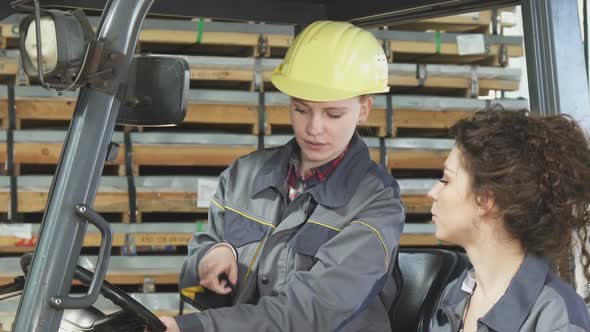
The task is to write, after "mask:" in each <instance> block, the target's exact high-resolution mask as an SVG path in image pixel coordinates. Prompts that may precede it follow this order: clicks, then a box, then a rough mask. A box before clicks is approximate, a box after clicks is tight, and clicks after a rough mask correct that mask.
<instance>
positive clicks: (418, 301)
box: [390, 248, 469, 332]
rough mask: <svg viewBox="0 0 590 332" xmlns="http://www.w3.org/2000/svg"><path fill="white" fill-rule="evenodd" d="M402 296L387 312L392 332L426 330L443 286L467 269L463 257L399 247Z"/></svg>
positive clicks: (444, 252)
mask: <svg viewBox="0 0 590 332" xmlns="http://www.w3.org/2000/svg"><path fill="white" fill-rule="evenodd" d="M398 257H399V258H398V262H399V267H400V269H401V274H402V277H403V288H402V295H401V297H400V298H399V300H398V301H396V302H397V303H396V305H395V307H394V308H392V311H390V320H391V327H392V330H393V331H408V332H410V331H427V330H428V325H429V322H430V318H431V317H432V316H433V314H434V312H433V311H434V310H435V309H436V304H437V301H438V300H439V298H440V296H441V295H442V292H443V290H444V289H445V287H446V286H447V285H448V284H449V283H450V282H451V281H452V280H453V279H455V278H457V277H458V276H459V275H460V274H461V272H463V270H464V269H465V268H467V267H468V266H469V260H468V259H467V256H466V255H465V254H462V253H459V252H455V251H451V250H444V249H425V248H420V249H417V248H400V251H399V255H398Z"/></svg>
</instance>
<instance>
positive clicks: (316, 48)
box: [271, 21, 389, 101]
mask: <svg viewBox="0 0 590 332" xmlns="http://www.w3.org/2000/svg"><path fill="white" fill-rule="evenodd" d="M271 80H272V83H273V84H274V86H275V87H277V89H279V90H280V91H282V92H284V93H285V94H287V95H289V96H292V97H296V98H300V99H305V100H310V101H336V100H343V99H348V98H352V97H355V96H360V95H365V94H371V93H383V92H388V91H389V87H388V86H387V58H386V57H385V53H384V52H383V49H382V48H381V45H379V42H378V41H377V39H375V36H373V34H371V33H370V32H368V31H366V30H363V29H361V28H358V27H356V26H354V25H352V24H350V23H347V22H334V21H318V22H315V23H313V24H311V25H309V26H308V27H307V28H306V29H305V30H303V31H302V32H301V33H300V34H299V35H298V36H297V38H295V40H294V41H293V44H292V45H291V46H290V47H289V50H288V51H287V55H286V56H285V59H284V60H283V63H282V64H281V65H280V66H278V67H277V68H276V69H275V70H274V72H273V73H272V76H271Z"/></svg>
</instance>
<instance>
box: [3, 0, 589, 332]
mask: <svg viewBox="0 0 590 332" xmlns="http://www.w3.org/2000/svg"><path fill="white" fill-rule="evenodd" d="M519 4H520V5H522V8H523V18H524V24H525V48H526V57H527V66H528V78H529V86H530V91H529V92H530V104H531V109H532V110H533V111H535V112H539V113H541V114H543V115H549V114H554V113H568V114H570V115H572V116H573V117H574V118H575V119H577V120H579V121H580V122H581V123H582V126H583V127H584V128H585V130H586V131H589V132H590V112H589V111H588V110H589V109H590V107H589V101H588V83H587V76H586V72H585V71H581V70H579V68H585V67H586V64H585V60H584V47H583V43H582V36H581V33H580V29H579V20H578V4H577V1H576V0H455V1H448V0H394V1H391V0H390V1H385V0H369V1H364V2H363V4H362V5H360V4H358V3H352V2H349V3H344V2H338V1H330V0H322V1H307V0H290V1H285V0H281V1H276V0H248V1H244V0H242V1H233V0H215V1H211V0H203V1H191V2H187V1H180V0H167V1H153V0H108V1H105V0H78V1H74V0H16V1H11V2H8V1H5V2H4V3H3V4H1V5H0V18H3V17H6V16H8V15H10V14H12V13H16V12H28V13H29V14H30V16H28V17H27V18H25V19H24V20H23V22H22V23H21V30H20V31H23V32H26V33H24V34H23V35H21V54H22V56H23V59H22V61H23V66H24V68H25V70H26V71H27V74H28V75H30V76H32V77H35V78H36V79H37V80H39V82H41V84H42V85H43V86H45V87H46V88H51V89H56V90H68V89H75V88H79V89H80V92H79V96H78V100H77V104H76V108H75V111H74V114H73V117H72V121H71V124H70V127H69V129H68V134H67V136H66V140H65V142H64V146H63V150H62V153H61V156H60V160H59V163H58V168H57V171H56V174H55V177H54V179H53V182H52V185H51V188H50V192H49V198H48V203H47V207H46V211H45V214H44V216H43V220H42V224H41V229H40V233H39V240H38V244H37V247H36V250H35V253H34V255H32V254H28V255H24V256H23V258H22V260H21V266H22V268H23V271H24V273H25V275H26V283H25V282H23V281H22V279H21V283H24V290H23V293H22V297H21V300H20V304H19V307H18V311H17V316H16V320H15V323H14V330H15V331H58V329H59V328H60V325H61V326H64V325H63V324H66V325H67V324H70V328H72V329H71V330H75V329H78V330H83V331H117V330H125V331H143V329H144V327H148V328H149V329H150V330H152V331H164V329H165V327H164V326H163V324H162V323H161V322H160V321H159V320H158V318H157V317H156V316H155V315H154V314H153V313H151V312H150V311H149V310H147V309H146V308H145V307H143V306H142V305H141V304H140V303H138V302H137V301H135V300H133V299H132V298H131V297H130V296H128V295H127V294H125V292H123V291H122V290H120V289H118V288H117V287H116V286H114V285H111V284H110V283H108V282H106V281H105V280H104V277H105V273H106V270H107V266H108V261H109V257H110V254H109V253H110V248H111V242H112V234H111V229H110V226H109V223H108V222H107V221H106V220H105V219H104V218H102V217H101V216H100V215H99V214H98V213H96V212H95V211H94V210H93V209H92V205H93V202H94V199H95V197H96V192H97V189H98V184H99V180H100V176H101V172H102V170H103V167H104V164H105V161H106V160H108V159H109V158H112V156H113V154H116V149H117V147H116V145H114V144H113V143H112V142H111V137H112V135H113V131H114V128H115V125H116V124H124V125H130V126H134V125H141V126H165V125H174V124H177V123H180V122H181V121H182V119H183V117H184V114H185V112H186V105H187V102H186V98H187V89H188V85H189V81H188V70H189V69H188V65H187V63H186V61H184V60H182V59H180V58H173V57H159V56H136V55H135V54H134V53H135V48H136V44H137V40H138V36H139V30H140V28H141V24H142V22H143V20H144V18H145V17H146V15H165V16H178V17H191V16H192V17H196V16H199V17H211V18H219V19H228V20H243V21H260V22H268V23H274V22H280V23H289V24H295V25H297V26H299V27H302V26H305V25H307V24H309V23H311V22H313V21H316V20H321V19H330V20H345V21H350V22H351V23H354V24H356V25H359V26H362V27H378V26H383V25H387V24H390V23H393V22H406V21H412V20H417V19H425V18H431V17H436V16H445V15H450V14H458V13H463V12H470V11H475V10H481V9H486V8H492V7H505V6H511V5H519ZM56 8H59V9H60V10H56ZM75 8H84V9H86V10H96V11H101V12H102V16H101V21H100V23H99V26H98V28H97V30H96V32H93V31H92V29H89V27H88V24H87V21H85V17H84V13H83V12H82V11H80V10H77V11H72V9H75ZM64 9H67V10H65V11H64ZM33 22H34V23H35V24H32V23H33ZM44 34H45V36H44ZM47 34H49V35H50V36H51V35H53V37H54V38H53V40H52V39H51V38H48V37H47ZM27 37H29V38H27ZM51 42H53V43H55V46H54V49H58V50H59V49H68V50H72V52H69V53H68V55H67V56H63V55H62V54H63V53H64V52H57V53H55V54H54V53H52V54H50V55H53V57H48V54H47V53H48V52H51V51H48V50H49V49H50V48H47V47H46V46H47V45H45V46H44V44H45V43H51ZM39 50H40V51H41V54H39ZM43 52H46V53H45V54H43ZM39 55H41V56H39ZM88 223H91V224H93V225H95V226H96V227H97V228H98V229H99V230H100V231H101V235H102V240H101V246H100V251H99V255H98V260H97V265H96V269H95V272H94V273H91V272H89V271H88V270H86V269H84V268H82V267H80V266H77V262H78V260H79V257H80V251H81V247H82V242H83V239H84V235H85V233H86V229H87V225H88ZM399 257H400V258H399V264H400V266H401V271H402V275H403V277H404V280H406V282H405V285H404V286H405V287H404V291H403V294H402V296H401V299H400V303H397V304H396V305H395V306H394V308H393V309H392V312H391V313H390V314H391V317H392V324H393V325H394V326H396V328H399V327H401V326H403V329H402V330H415V329H419V330H421V329H423V328H426V326H425V325H424V324H425V323H426V322H428V319H429V318H430V315H431V314H432V310H433V308H434V307H435V305H436V301H437V300H438V298H439V297H440V295H441V292H442V289H443V288H444V287H445V285H446V284H447V283H448V282H449V281H451V280H452V279H453V278H455V277H456V276H457V275H458V274H459V273H460V271H462V270H463V269H464V268H465V267H466V266H467V264H468V263H467V260H466V258H465V256H463V255H461V254H459V253H456V252H452V251H445V250H426V249H425V250H417V249H416V250H414V249H402V250H401V251H400V254H399ZM73 279H77V280H79V281H80V282H82V283H83V284H86V285H88V292H87V293H86V294H82V295H81V296H80V295H76V296H74V295H71V294H69V289H70V285H71V284H72V280H73ZM99 294H102V295H103V296H105V297H106V298H108V299H110V300H111V301H113V302H114V303H115V304H117V305H119V306H120V307H121V308H122V309H123V310H122V311H120V312H118V313H115V314H112V315H108V316H106V315H104V314H102V313H100V312H98V311H97V310H96V309H93V308H92V304H93V303H94V302H95V301H96V299H97V297H98V295H99Z"/></svg>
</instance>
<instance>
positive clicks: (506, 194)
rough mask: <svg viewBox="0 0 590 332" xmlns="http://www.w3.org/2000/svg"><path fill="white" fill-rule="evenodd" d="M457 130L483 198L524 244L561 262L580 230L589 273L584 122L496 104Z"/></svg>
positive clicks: (589, 160)
mask: <svg viewBox="0 0 590 332" xmlns="http://www.w3.org/2000/svg"><path fill="white" fill-rule="evenodd" d="M450 132H451V136H452V137H454V138H455V141H456V144H457V146H458V148H459V149H460V150H461V152H462V153H463V156H462V164H463V166H464V167H465V169H466V170H467V172H468V173H469V174H470V176H471V180H472V187H473V188H472V189H473V191H474V193H475V194H476V197H480V198H481V197H493V200H494V202H495V205H496V208H497V211H498V213H499V214H500V216H501V217H502V219H503V220H504V222H505V228H506V230H507V232H508V233H509V234H510V235H511V236H512V237H513V238H515V239H518V240H520V242H521V243H522V246H523V248H524V250H525V251H526V252H527V253H532V254H535V255H538V256H541V257H545V258H547V259H549V260H550V261H552V262H553V263H556V262H557V260H558V259H559V257H562V255H564V254H567V253H568V252H569V250H571V242H572V241H571V235H572V230H573V231H576V232H577V233H578V235H579V237H580V239H582V241H583V243H584V244H586V245H582V250H583V251H582V257H580V258H579V259H580V260H581V261H582V264H583V267H584V270H585V271H584V273H585V275H586V277H587V278H589V279H590V272H589V270H588V264H589V262H590V254H589V252H588V244H589V239H588V230H587V227H588V226H589V225H590V146H589V144H588V140H587V138H586V137H585V135H584V133H583V131H582V129H581V128H580V127H579V126H578V124H577V123H576V122H575V121H574V120H572V119H571V118H570V117H568V116H565V115H559V116H549V117H537V116H534V115H532V114H531V113H529V112H528V111H526V110H521V111H504V110H502V109H499V108H494V109H491V110H487V111H479V112H477V113H476V114H475V115H474V116H473V118H471V119H464V120H460V121H459V122H457V123H456V124H455V125H454V126H453V127H452V128H451V131H450ZM584 257H585V258H584ZM588 300H589V299H588V298H587V299H586V301H588Z"/></svg>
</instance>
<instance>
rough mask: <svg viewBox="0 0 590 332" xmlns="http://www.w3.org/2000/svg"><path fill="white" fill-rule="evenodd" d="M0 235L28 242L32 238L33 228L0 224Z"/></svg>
mask: <svg viewBox="0 0 590 332" xmlns="http://www.w3.org/2000/svg"><path fill="white" fill-rule="evenodd" d="M0 235H4V236H15V237H17V238H19V239H27V240H30V239H31V238H32V237H33V226H32V225H31V224H0Z"/></svg>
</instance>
